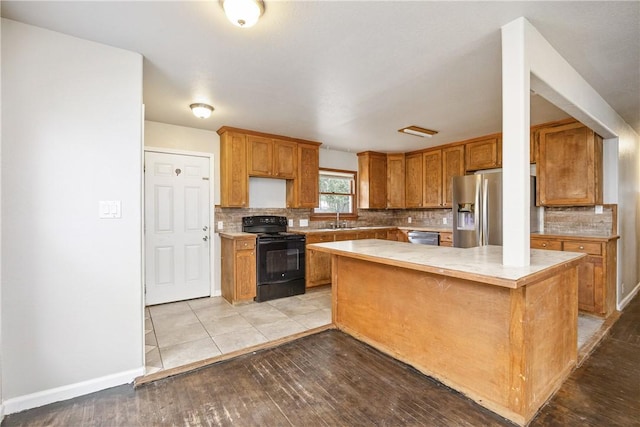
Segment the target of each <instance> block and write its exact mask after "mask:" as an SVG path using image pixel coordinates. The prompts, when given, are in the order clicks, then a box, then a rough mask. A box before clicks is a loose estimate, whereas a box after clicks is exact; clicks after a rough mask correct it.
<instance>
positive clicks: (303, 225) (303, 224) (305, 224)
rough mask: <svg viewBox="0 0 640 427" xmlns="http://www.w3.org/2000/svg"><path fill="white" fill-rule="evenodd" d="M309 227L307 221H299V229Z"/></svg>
mask: <svg viewBox="0 0 640 427" xmlns="http://www.w3.org/2000/svg"><path fill="white" fill-rule="evenodd" d="M308 226H309V220H308V219H301V220H300V227H308Z"/></svg>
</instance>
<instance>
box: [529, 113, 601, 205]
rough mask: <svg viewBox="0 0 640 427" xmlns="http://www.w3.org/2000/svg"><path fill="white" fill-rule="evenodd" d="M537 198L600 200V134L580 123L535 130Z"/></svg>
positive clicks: (551, 201)
mask: <svg viewBox="0 0 640 427" xmlns="http://www.w3.org/2000/svg"><path fill="white" fill-rule="evenodd" d="M537 142H538V158H537V168H538V169H537V171H538V173H537V175H538V182H537V184H538V201H539V203H540V204H541V205H543V206H591V205H599V204H602V173H603V170H602V138H601V137H600V136H598V135H596V134H595V133H594V132H593V131H592V130H591V129H589V128H587V127H586V126H584V125H583V124H582V123H577V122H576V123H571V124H567V125H563V126H554V127H549V128H543V129H540V130H539V131H538V141H537Z"/></svg>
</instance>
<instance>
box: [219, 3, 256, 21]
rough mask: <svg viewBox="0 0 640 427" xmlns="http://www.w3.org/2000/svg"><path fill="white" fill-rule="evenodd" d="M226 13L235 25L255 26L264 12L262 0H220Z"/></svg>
mask: <svg viewBox="0 0 640 427" xmlns="http://www.w3.org/2000/svg"><path fill="white" fill-rule="evenodd" d="M220 3H221V4H222V8H223V9H224V13H225V15H227V18H228V19H229V21H231V23H232V24H233V25H237V26H238V27H242V28H249V27H253V26H254V25H255V24H256V22H258V19H259V18H260V17H261V16H262V14H263V13H264V2H263V1H262V0H220Z"/></svg>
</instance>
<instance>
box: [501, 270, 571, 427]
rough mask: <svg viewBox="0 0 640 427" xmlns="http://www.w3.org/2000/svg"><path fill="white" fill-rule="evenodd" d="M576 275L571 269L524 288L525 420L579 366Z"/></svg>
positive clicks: (530, 416) (533, 413) (531, 415)
mask: <svg viewBox="0 0 640 427" xmlns="http://www.w3.org/2000/svg"><path fill="white" fill-rule="evenodd" d="M577 274H578V273H577V268H571V269H568V270H565V271H564V272H562V273H561V274H558V275H557V276H554V277H552V278H550V279H547V280H544V281H542V282H540V283H536V284H533V285H528V286H526V287H525V288H524V292H525V301H526V303H525V315H524V321H523V322H522V325H523V326H524V351H525V353H524V354H525V355H526V366H525V370H524V371H523V373H524V377H525V378H526V381H525V384H526V389H525V395H524V401H525V402H526V405H525V407H524V408H523V409H524V411H523V415H524V418H525V419H526V420H528V419H531V418H532V417H533V416H534V415H535V413H536V411H537V410H538V409H539V408H540V407H541V406H542V405H543V404H544V402H546V401H547V399H548V398H549V397H550V396H551V395H552V394H553V393H554V392H555V391H556V390H557V389H558V388H559V387H560V386H561V384H562V382H563V380H564V379H565V378H566V377H567V376H568V375H569V373H570V372H571V370H572V369H573V367H575V365H576V361H577V356H578V348H577V346H578V337H577V322H578V307H577V298H578V296H577V295H578V289H577ZM514 319H515V317H514ZM559 325H575V326H574V327H559ZM512 327H513V325H512Z"/></svg>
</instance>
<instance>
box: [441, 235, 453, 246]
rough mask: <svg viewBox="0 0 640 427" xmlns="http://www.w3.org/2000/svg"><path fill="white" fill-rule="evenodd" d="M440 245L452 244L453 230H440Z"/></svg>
mask: <svg viewBox="0 0 640 427" xmlns="http://www.w3.org/2000/svg"><path fill="white" fill-rule="evenodd" d="M440 246H450V247H451V246H453V232H448V231H441V232H440Z"/></svg>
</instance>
